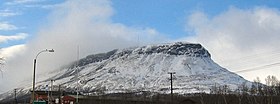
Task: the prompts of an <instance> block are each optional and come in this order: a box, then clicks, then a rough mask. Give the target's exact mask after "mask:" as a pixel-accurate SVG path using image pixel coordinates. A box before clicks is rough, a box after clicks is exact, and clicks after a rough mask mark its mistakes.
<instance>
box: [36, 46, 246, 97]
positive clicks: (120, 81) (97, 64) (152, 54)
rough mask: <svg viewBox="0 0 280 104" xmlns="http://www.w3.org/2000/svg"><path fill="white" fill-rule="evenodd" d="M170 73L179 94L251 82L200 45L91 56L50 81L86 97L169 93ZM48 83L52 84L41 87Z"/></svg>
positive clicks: (148, 47) (163, 47)
mask: <svg viewBox="0 0 280 104" xmlns="http://www.w3.org/2000/svg"><path fill="white" fill-rule="evenodd" d="M75 66H78V67H75ZM77 70H78V79H79V81H78V82H79V83H78V84H77V80H76V76H75V75H77ZM168 72H176V74H175V76H174V77H176V80H174V88H175V89H176V90H175V92H178V93H189V92H190V93H192V92H199V91H205V92H209V90H210V88H211V86H215V85H228V86H229V87H230V88H232V89H236V88H237V87H238V86H239V85H241V84H242V83H244V82H247V81H246V80H245V79H243V78H242V77H240V76H238V75H237V74H234V73H232V72H229V71H228V70H226V69H224V68H222V67H220V66H219V65H217V64H216V63H215V62H213V61H212V60H211V56H210V54H209V53H208V51H207V50H205V49H204V48H203V47H202V46H201V45H200V44H191V43H180V42H179V43H173V44H164V45H150V46H143V47H138V48H130V49H123V50H113V51H110V52H108V53H103V54H96V55H90V56H88V57H86V58H84V59H81V60H79V62H78V64H72V65H70V67H68V68H64V69H63V70H61V71H60V73H59V74H56V75H55V76H54V77H51V78H50V79H54V80H56V82H57V83H60V84H62V85H63V86H66V87H67V88H69V89H76V87H77V86H78V88H79V89H80V91H82V92H85V93H90V92H94V91H100V90H102V91H104V92H105V93H112V92H127V91H140V90H144V91H153V92H162V93H165V92H167V91H168V88H169V87H170V81H169V77H170V76H169V75H168V74H167V73H168ZM47 83H48V80H46V81H43V82H41V85H42V86H44V85H45V84H47Z"/></svg>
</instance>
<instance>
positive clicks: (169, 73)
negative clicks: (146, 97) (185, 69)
mask: <svg viewBox="0 0 280 104" xmlns="http://www.w3.org/2000/svg"><path fill="white" fill-rule="evenodd" d="M168 74H176V72H168Z"/></svg>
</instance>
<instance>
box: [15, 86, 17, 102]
mask: <svg viewBox="0 0 280 104" xmlns="http://www.w3.org/2000/svg"><path fill="white" fill-rule="evenodd" d="M15 104H17V89H15Z"/></svg>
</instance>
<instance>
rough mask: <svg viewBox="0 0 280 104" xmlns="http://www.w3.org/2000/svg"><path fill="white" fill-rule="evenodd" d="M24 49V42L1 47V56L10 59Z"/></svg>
mask: <svg viewBox="0 0 280 104" xmlns="http://www.w3.org/2000/svg"><path fill="white" fill-rule="evenodd" d="M24 50H25V45H24V44H20V45H14V46H10V47H5V48H2V49H0V57H5V59H10V58H12V57H15V56H17V55H18V54H20V53H22V51H24Z"/></svg>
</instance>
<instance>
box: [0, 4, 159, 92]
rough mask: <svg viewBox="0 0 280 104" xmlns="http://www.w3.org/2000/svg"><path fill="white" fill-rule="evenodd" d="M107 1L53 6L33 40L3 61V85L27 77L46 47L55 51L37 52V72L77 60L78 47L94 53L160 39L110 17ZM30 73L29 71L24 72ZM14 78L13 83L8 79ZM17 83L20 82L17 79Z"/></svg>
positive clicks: (84, 52) (82, 52)
mask: <svg viewBox="0 0 280 104" xmlns="http://www.w3.org/2000/svg"><path fill="white" fill-rule="evenodd" d="M111 5H112V4H111V1H109V0H83V2H81V1H79V0H67V1H65V2H64V3H62V4H59V5H57V6H55V7H54V8H53V9H52V10H53V11H52V12H51V14H50V15H49V21H46V23H49V24H46V25H44V26H42V28H41V29H40V30H39V32H38V34H37V35H36V36H34V38H33V40H31V41H30V42H28V43H27V44H26V45H25V47H26V48H25V51H23V52H22V55H18V56H17V57H16V58H11V59H9V60H8V61H7V62H6V68H5V69H6V74H7V75H6V77H8V76H9V75H12V74H15V72H17V73H20V75H13V77H9V79H10V80H9V81H10V82H8V81H2V82H1V81H0V84H1V85H2V84H3V83H8V84H5V86H3V88H8V87H10V86H13V85H15V83H17V81H18V79H22V78H26V77H28V78H30V77H31V73H32V70H30V68H31V66H32V65H33V64H32V60H33V58H34V57H35V55H36V54H37V53H38V52H39V51H41V50H43V49H46V48H53V49H54V50H55V52H54V53H52V54H49V53H44V54H40V56H39V57H38V58H39V59H38V64H37V66H38V67H37V68H38V69H40V70H38V71H37V72H38V73H42V72H46V71H49V70H54V69H58V68H59V67H61V66H62V65H65V64H69V62H72V61H74V60H76V57H77V46H79V47H80V57H85V56H86V55H90V54H93V53H99V52H106V51H109V50H113V49H116V48H127V47H130V46H136V45H144V43H145V44H150V43H155V42H163V41H164V40H165V39H164V37H162V36H161V34H160V33H159V32H157V31H156V30H155V29H153V28H150V27H129V26H126V25H124V24H121V23H115V22H113V21H112V20H111V17H112V16H113V14H114V10H113V8H112V6H111ZM26 72H30V73H26ZM11 80H13V81H14V82H11ZM18 82H19V81H18Z"/></svg>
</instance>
